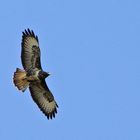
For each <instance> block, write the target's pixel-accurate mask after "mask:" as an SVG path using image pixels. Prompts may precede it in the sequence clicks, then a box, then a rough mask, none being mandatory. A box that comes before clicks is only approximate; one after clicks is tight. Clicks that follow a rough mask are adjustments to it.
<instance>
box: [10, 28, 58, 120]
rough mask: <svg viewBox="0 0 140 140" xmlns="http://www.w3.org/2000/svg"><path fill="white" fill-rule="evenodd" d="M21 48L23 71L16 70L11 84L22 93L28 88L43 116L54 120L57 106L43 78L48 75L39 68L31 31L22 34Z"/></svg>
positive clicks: (36, 38) (37, 52)
mask: <svg viewBox="0 0 140 140" xmlns="http://www.w3.org/2000/svg"><path fill="white" fill-rule="evenodd" d="M21 48H22V49H21V61H22V65H23V68H24V70H21V69H19V68H17V69H16V71H15V72H14V76H13V82H14V84H15V86H16V87H17V88H18V89H19V90H21V91H22V92H24V91H25V90H26V89H27V88H29V90H30V93H31V96H32V98H33V100H34V102H35V103H36V104H37V105H38V107H39V108H40V110H41V111H42V112H43V113H44V114H45V116H47V118H48V119H52V118H55V115H56V113H57V108H58V105H57V103H56V101H55V99H54V96H53V95H52V93H51V91H50V90H49V88H48V86H47V84H46V82H45V78H46V77H48V76H49V75H50V74H49V73H48V72H45V71H43V69H42V67H41V62H40V48H39V40H38V37H37V36H36V35H35V34H34V32H33V30H30V29H27V30H26V29H25V31H24V32H22V43H21Z"/></svg>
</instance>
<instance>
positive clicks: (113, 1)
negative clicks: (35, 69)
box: [0, 0, 140, 140]
mask: <svg viewBox="0 0 140 140" xmlns="http://www.w3.org/2000/svg"><path fill="white" fill-rule="evenodd" d="M0 19H1V21H0V25H1V26H0V31H1V32H0V40H1V47H0V48H1V51H0V60H1V61H0V65H1V68H0V71H1V76H0V77H1V86H0V88H1V93H0V99H1V101H0V110H1V113H0V139H2V140H9V139H13V140H31V139H33V140H48V139H51V140H56V139H57V140H86V139H87V140H88V139H89V140H140V1H138V0H106V1H105V0H98V1H97V0H96V1H95V0H67V1H66V0H59V1H58V0H42V1H34V0H20V1H19V0H12V1H8V0H3V1H1V2H0ZM26 28H30V29H33V30H34V32H35V33H36V34H37V35H38V37H39V41H40V48H41V53H42V56H41V61H42V67H43V69H44V70H46V71H49V72H50V73H51V74H52V75H51V76H50V77H49V78H47V79H46V81H47V83H48V86H49V88H50V89H51V91H52V93H53V94H54V96H55V99H56V101H57V102H58V104H59V109H58V114H57V116H56V118H55V119H53V120H47V118H46V117H45V116H44V115H43V114H42V112H40V110H39V109H38V107H37V106H36V104H35V103H34V102H33V100H32V98H31V96H30V93H29V91H28V90H27V91H26V92H25V93H21V92H19V91H18V90H17V89H16V88H15V87H14V85H13V83H12V75H13V72H14V71H15V69H16V68H17V67H19V68H22V65H21V60H20V52H21V46H20V44H21V35H22V34H21V33H22V31H23V30H24V29H26Z"/></svg>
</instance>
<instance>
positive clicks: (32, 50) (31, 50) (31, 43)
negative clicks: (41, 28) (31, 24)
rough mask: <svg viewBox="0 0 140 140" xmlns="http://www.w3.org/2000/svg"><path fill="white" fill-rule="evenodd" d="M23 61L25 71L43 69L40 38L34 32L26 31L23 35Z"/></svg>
mask: <svg viewBox="0 0 140 140" xmlns="http://www.w3.org/2000/svg"><path fill="white" fill-rule="evenodd" d="M21 46H22V51H21V60H22V65H23V67H24V69H25V70H26V71H27V70H29V69H33V68H38V69H42V68H41V62H40V48H39V41H38V37H37V36H36V35H35V34H34V32H33V31H32V30H29V29H27V30H25V31H24V32H23V34H22V43H21Z"/></svg>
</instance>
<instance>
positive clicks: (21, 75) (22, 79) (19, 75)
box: [13, 68, 29, 92]
mask: <svg viewBox="0 0 140 140" xmlns="http://www.w3.org/2000/svg"><path fill="white" fill-rule="evenodd" d="M13 82H14V84H15V86H16V87H17V88H18V89H19V90H22V92H24V91H25V90H26V89H27V88H28V86H29V82H28V81H27V77H26V71H24V70H21V69H19V68H17V69H16V71H15V72H14V77H13Z"/></svg>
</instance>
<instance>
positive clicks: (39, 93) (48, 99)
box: [30, 84, 58, 119]
mask: <svg viewBox="0 0 140 140" xmlns="http://www.w3.org/2000/svg"><path fill="white" fill-rule="evenodd" d="M30 91H31V96H32V98H33V100H34V101H35V102H36V104H37V105H38V107H39V108H40V110H41V111H42V112H43V113H44V114H45V115H46V116H47V118H48V119H52V118H53V117H55V114H56V113H57V107H58V105H57V103H56V102H55V100H54V98H53V95H52V94H51V93H50V92H48V91H46V90H44V89H43V88H42V87H40V86H39V84H36V85H31V86H30ZM44 95H45V96H44Z"/></svg>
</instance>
